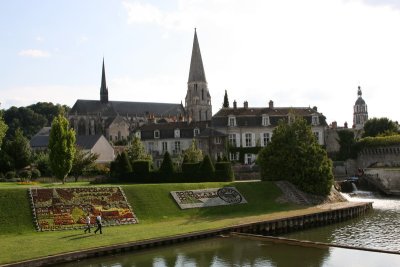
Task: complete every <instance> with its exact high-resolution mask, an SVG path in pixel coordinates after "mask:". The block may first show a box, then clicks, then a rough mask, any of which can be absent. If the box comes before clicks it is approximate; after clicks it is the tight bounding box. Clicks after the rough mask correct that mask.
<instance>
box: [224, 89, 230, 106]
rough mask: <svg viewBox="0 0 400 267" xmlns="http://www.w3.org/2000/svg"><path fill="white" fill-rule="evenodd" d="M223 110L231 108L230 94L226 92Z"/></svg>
mask: <svg viewBox="0 0 400 267" xmlns="http://www.w3.org/2000/svg"><path fill="white" fill-rule="evenodd" d="M222 107H223V108H229V100H228V92H227V91H226V90H225V95H224V103H223V104H222Z"/></svg>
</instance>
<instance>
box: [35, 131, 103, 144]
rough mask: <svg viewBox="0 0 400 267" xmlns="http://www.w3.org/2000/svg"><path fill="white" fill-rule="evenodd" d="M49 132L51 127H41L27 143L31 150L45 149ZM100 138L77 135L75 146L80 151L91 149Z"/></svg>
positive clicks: (98, 136)
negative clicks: (79, 148) (80, 149)
mask: <svg viewBox="0 0 400 267" xmlns="http://www.w3.org/2000/svg"><path fill="white" fill-rule="evenodd" d="M50 130H51V127H43V128H42V129H41V130H40V131H39V132H38V133H37V134H35V135H34V136H33V137H32V139H31V140H30V141H29V144H30V146H31V148H47V147H48V146H49V138H50ZM101 137H102V135H101V134H98V135H77V136H76V145H77V146H79V147H81V148H82V149H92V148H93V147H94V145H95V144H96V143H97V141H98V140H99V139H100V138H101Z"/></svg>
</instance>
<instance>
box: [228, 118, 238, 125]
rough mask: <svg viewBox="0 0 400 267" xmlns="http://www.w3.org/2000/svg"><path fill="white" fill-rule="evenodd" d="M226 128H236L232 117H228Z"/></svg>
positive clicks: (234, 119)
mask: <svg viewBox="0 0 400 267" xmlns="http://www.w3.org/2000/svg"><path fill="white" fill-rule="evenodd" d="M228 126H229V127H234V126H236V118H235V117H234V116H229V117H228Z"/></svg>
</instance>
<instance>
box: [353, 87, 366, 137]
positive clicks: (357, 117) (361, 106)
mask: <svg viewBox="0 0 400 267" xmlns="http://www.w3.org/2000/svg"><path fill="white" fill-rule="evenodd" d="M357 96H358V98H357V100H356V103H355V104H354V107H353V127H354V128H356V129H358V130H359V129H362V128H364V124H365V123H366V122H367V120H368V107H367V104H366V103H365V101H364V99H363V98H362V91H361V87H360V86H358V91H357Z"/></svg>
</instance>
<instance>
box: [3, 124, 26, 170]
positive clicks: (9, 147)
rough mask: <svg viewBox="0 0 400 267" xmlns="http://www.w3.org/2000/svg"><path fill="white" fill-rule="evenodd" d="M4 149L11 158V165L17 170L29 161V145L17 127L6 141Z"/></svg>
mask: <svg viewBox="0 0 400 267" xmlns="http://www.w3.org/2000/svg"><path fill="white" fill-rule="evenodd" d="M4 150H5V151H4V152H5V153H7V155H8V156H9V157H10V158H11V159H12V166H14V168H16V169H17V170H18V169H22V168H24V167H26V166H28V165H29V164H30V163H31V154H32V153H31V147H30V145H29V141H28V139H27V138H26V137H25V136H24V134H23V133H22V130H21V129H17V130H16V131H15V133H14V136H13V137H12V138H11V139H9V140H7V141H6V143H5V149H4Z"/></svg>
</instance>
